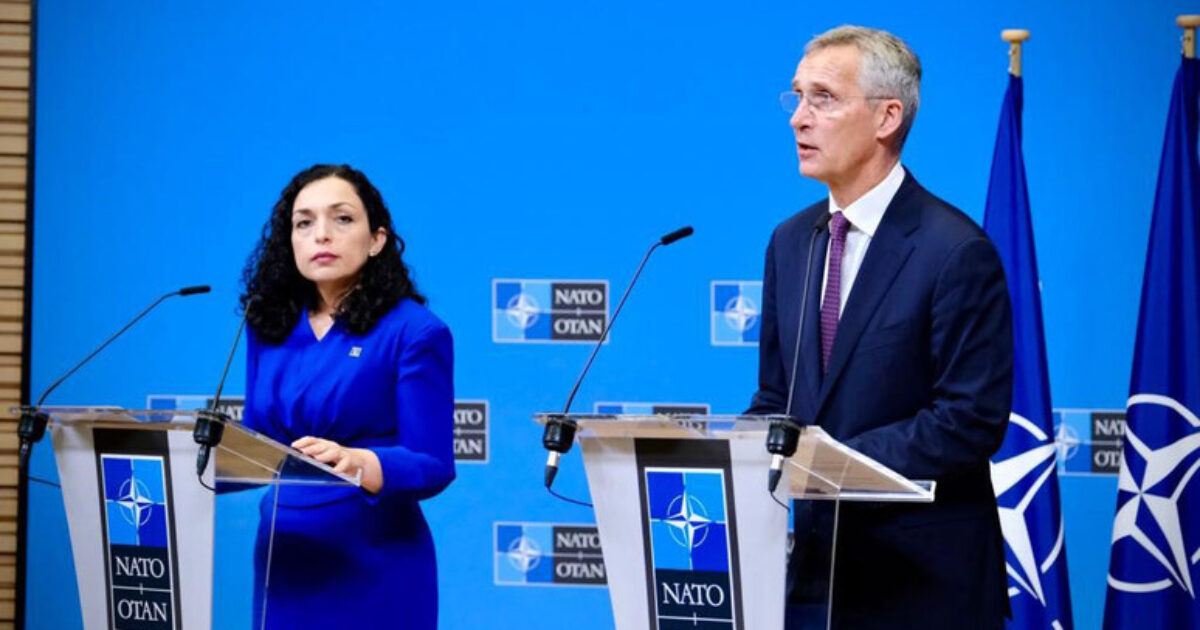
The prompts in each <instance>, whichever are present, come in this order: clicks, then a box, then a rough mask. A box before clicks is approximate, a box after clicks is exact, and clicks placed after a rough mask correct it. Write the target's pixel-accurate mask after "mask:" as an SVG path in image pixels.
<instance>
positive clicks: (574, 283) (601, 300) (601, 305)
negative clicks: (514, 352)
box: [492, 279, 608, 343]
mask: <svg viewBox="0 0 1200 630" xmlns="http://www.w3.org/2000/svg"><path fill="white" fill-rule="evenodd" d="M607 323H608V281H607V280H525V279H514V280H508V279H497V280H492V341H494V342H496V343H579V342H584V343H594V342H596V341H598V340H599V339H600V336H601V334H602V333H603V332H604V327H605V325H606V324H607Z"/></svg>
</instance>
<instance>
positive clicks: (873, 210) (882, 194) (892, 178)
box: [818, 161, 904, 317]
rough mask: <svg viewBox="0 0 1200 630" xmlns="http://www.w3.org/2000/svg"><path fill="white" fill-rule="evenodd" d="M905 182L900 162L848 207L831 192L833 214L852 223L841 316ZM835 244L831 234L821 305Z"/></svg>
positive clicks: (839, 313) (839, 304) (844, 272)
mask: <svg viewBox="0 0 1200 630" xmlns="http://www.w3.org/2000/svg"><path fill="white" fill-rule="evenodd" d="M902 183H904V167H903V166H900V162H899V161H897V162H896V165H895V166H893V167H892V170H891V172H889V173H888V174H887V177H884V178H883V181H881V182H879V183H878V184H876V185H875V187H874V188H872V189H871V190H868V191H867V193H866V194H865V195H863V196H862V197H859V198H858V199H857V200H856V201H855V202H854V203H852V204H850V205H848V206H846V207H845V208H840V207H838V205H837V202H836V201H834V199H833V194H832V193H830V195H829V211H830V212H831V213H836V212H841V213H842V214H843V215H844V216H845V217H846V220H847V221H849V222H850V229H849V230H848V231H847V232H846V249H845V252H844V253H843V258H842V286H841V295H840V296H838V297H839V298H840V300H839V303H838V316H839V317H841V313H842V311H843V310H845V308H846V300H847V299H849V298H850V289H851V288H852V287H853V286H854V278H855V277H856V276H857V275H858V268H859V267H861V266H862V261H863V258H865V257H866V255H867V248H868V247H870V246H871V238H872V237H874V236H875V230H876V229H878V228H879V222H880V221H882V220H883V213H884V211H886V210H887V207H888V204H890V203H892V197H895V196H896V191H898V190H900V184H902ZM832 245H833V237H832V236H831V237H830V239H829V245H827V246H826V247H825V277H824V278H823V279H822V281H821V304H824V303H825V285H826V284H828V282H829V247H830V246H832ZM818 308H819V307H818Z"/></svg>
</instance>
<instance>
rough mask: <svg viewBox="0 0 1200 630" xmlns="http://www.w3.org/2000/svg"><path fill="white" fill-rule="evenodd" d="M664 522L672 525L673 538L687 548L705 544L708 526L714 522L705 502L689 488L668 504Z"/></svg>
mask: <svg viewBox="0 0 1200 630" xmlns="http://www.w3.org/2000/svg"><path fill="white" fill-rule="evenodd" d="M662 522H663V523H666V524H667V525H669V526H670V527H671V529H670V530H669V531H670V532H671V538H672V539H674V540H675V542H677V543H679V545H680V546H682V547H684V548H686V549H695V548H696V547H699V546H700V545H703V544H704V541H705V539H707V538H708V526H709V525H711V524H712V520H711V519H709V518H708V510H706V509H704V504H703V503H701V502H700V500H699V499H697V498H696V497H693V496H692V495H690V494H688V492H687V490H684V491H683V494H681V495H679V496H677V497H675V498H674V499H671V503H670V505H668V506H667V518H665V519H663V521H662Z"/></svg>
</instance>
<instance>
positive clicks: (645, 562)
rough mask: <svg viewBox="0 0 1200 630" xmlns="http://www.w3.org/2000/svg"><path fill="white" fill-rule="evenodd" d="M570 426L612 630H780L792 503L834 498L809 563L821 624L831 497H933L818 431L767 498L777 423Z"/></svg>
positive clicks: (727, 420) (632, 420)
mask: <svg viewBox="0 0 1200 630" xmlns="http://www.w3.org/2000/svg"><path fill="white" fill-rule="evenodd" d="M563 418H564V416H562V415H559V414H539V415H537V416H535V420H536V421H537V422H539V423H541V424H545V423H546V422H547V421H548V420H561V419H563ZM565 419H566V420H567V421H569V422H574V423H575V425H576V426H577V431H578V433H577V436H578V437H577V439H578V440H579V444H580V447H581V448H582V451H583V459H584V466H585V468H586V470H587V479H588V486H589V489H590V491H591V496H592V501H593V503H594V506H595V515H596V525H597V527H598V529H599V532H600V540H601V545H602V548H603V554H604V564H605V572H606V575H607V578H608V587H609V594H610V597H611V600H612V608H613V619H614V623H615V626H616V628H617V629H618V630H646V629H652V630H675V629H679V630H682V629H684V628H687V629H689V630H697V629H705V628H711V629H714V630H715V629H720V630H734V629H738V630H779V629H782V628H783V621H784V607H785V595H786V579H787V576H786V573H787V555H788V553H789V548H790V544H789V543H790V541H789V535H788V515H789V512H788V509H787V507H786V504H787V503H786V502H787V500H788V499H789V498H790V499H795V500H797V501H822V502H826V501H828V502H832V503H833V506H832V507H833V514H834V518H833V520H832V531H831V532H829V537H830V538H831V539H832V540H833V541H834V545H833V554H831V555H830V557H829V558H820V559H816V560H815V561H817V562H820V563H822V565H821V567H820V570H822V571H825V572H827V574H828V575H829V581H828V584H829V586H828V590H827V591H825V592H824V593H823V594H821V595H820V597H819V599H820V600H822V601H820V603H819V604H818V605H815V606H813V607H812V610H811V615H812V616H813V619H812V622H811V623H810V624H809V625H811V626H813V627H821V628H824V627H826V626H827V625H828V622H829V606H830V604H829V602H830V601H832V600H831V598H832V597H834V596H835V590H836V589H834V588H833V585H835V584H836V577H837V576H836V575H835V574H834V573H833V567H834V562H833V558H834V557H835V556H834V554H836V548H837V538H836V534H837V512H838V510H837V508H838V505H840V502H841V501H906V502H925V503H929V502H932V501H933V499H934V491H935V487H934V484H933V483H932V482H917V481H911V480H908V479H905V478H904V477H903V476H901V475H899V474H897V473H895V472H894V471H892V470H889V469H888V468H886V467H885V466H883V465H881V464H879V463H877V462H875V461H873V460H871V459H870V458H868V457H866V456H864V455H862V454H860V453H857V452H855V451H854V450H852V449H850V448H848V447H846V446H845V445H843V444H841V443H839V442H837V441H836V440H834V439H833V438H832V437H830V436H829V435H828V434H827V433H826V432H825V431H824V430H822V429H821V428H820V427H816V426H807V427H803V428H802V429H801V433H800V440H799V444H798V446H797V449H796V452H795V454H794V455H793V456H792V457H791V458H790V459H788V460H786V462H785V465H784V468H783V477H782V480H781V482H780V484H779V487H778V489H777V490H776V495H778V496H772V495H771V493H770V492H768V489H767V471H768V468H769V466H770V460H771V455H770V454H769V453H768V452H767V451H766V448H765V441H766V435H767V430H768V428H769V426H770V424H771V423H772V422H776V421H786V418H785V417H783V416H704V415H652V416H647V415H596V414H578V415H570V416H565ZM843 542H844V544H853V541H843ZM810 564H811V563H810Z"/></svg>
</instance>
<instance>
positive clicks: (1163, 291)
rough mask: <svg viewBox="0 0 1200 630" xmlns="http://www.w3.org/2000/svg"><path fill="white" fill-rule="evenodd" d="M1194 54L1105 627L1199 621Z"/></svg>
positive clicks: (1144, 313)
mask: <svg viewBox="0 0 1200 630" xmlns="http://www.w3.org/2000/svg"><path fill="white" fill-rule="evenodd" d="M1198 98H1200V61H1197V60H1195V59H1186V58H1185V59H1184V60H1183V63H1182V65H1181V66H1180V68H1179V72H1178V73H1177V74H1176V75H1175V87H1174V89H1173V90H1172V92H1171V110H1170V113H1169V114H1168V115H1167V133H1166V139H1165V140H1164V141H1163V152H1162V161H1161V164H1160V165H1159V171H1158V190H1157V193H1156V195H1155V199H1154V215H1153V218H1152V220H1151V226H1150V247H1149V250H1148V251H1147V254H1146V272H1145V276H1144V278H1143V281H1142V282H1143V284H1142V306H1141V313H1140V315H1139V319H1138V331H1137V341H1136V343H1135V345H1134V353H1133V376H1132V378H1131V379H1130V386H1129V401H1128V402H1127V403H1126V405H1127V408H1128V410H1127V416H1126V426H1125V440H1124V445H1123V447H1122V452H1121V459H1122V461H1121V473H1120V476H1119V477H1118V481H1117V488H1118V491H1117V508H1116V509H1117V512H1116V518H1115V519H1114V522H1113V535H1112V551H1111V556H1110V560H1109V566H1108V597H1107V601H1106V602H1105V606H1104V627H1105V628H1106V629H1114V630H1115V629H1119V628H1137V629H1138V630H1149V629H1151V628H1155V629H1157V628H1172V629H1174V630H1180V629H1183V628H1193V629H1200V602H1198V601H1197V599H1196V589H1197V586H1200V584H1198V580H1200V572H1198V571H1197V563H1198V562H1200V476H1197V475H1196V472H1197V470H1198V469H1200V417H1198V416H1200V249H1197V248H1198V247H1200V163H1198V161H1197V157H1196V144H1197V104H1198Z"/></svg>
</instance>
